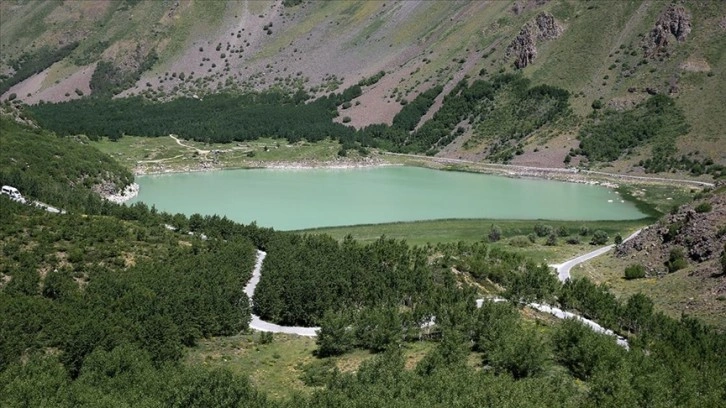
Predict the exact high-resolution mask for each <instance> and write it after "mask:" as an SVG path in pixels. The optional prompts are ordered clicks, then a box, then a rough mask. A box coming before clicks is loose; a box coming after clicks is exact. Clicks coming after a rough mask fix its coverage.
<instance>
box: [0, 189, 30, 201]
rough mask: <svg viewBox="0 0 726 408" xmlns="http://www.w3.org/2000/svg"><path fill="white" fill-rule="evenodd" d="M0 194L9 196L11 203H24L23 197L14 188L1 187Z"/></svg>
mask: <svg viewBox="0 0 726 408" xmlns="http://www.w3.org/2000/svg"><path fill="white" fill-rule="evenodd" d="M0 193H2V194H6V195H9V196H10V199H11V200H13V201H18V202H21V203H25V198H23V196H22V195H21V194H20V191H18V189H17V188H15V187H11V186H3V187H2V190H0Z"/></svg>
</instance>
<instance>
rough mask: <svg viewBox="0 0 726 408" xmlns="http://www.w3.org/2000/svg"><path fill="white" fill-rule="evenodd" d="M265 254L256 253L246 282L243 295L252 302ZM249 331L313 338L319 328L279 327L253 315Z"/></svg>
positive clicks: (261, 252)
mask: <svg viewBox="0 0 726 408" xmlns="http://www.w3.org/2000/svg"><path fill="white" fill-rule="evenodd" d="M266 256H267V253H266V252H264V251H259V250H258V251H257V260H256V261H255V268H254V269H253V270H252V278H251V279H250V280H249V282H247V285H246V286H245V293H246V294H247V297H249V298H250V301H251V302H252V301H253V299H252V297H253V296H254V294H255V288H256V287H257V284H258V283H260V275H261V272H262V262H263V261H264V260H265V257H266ZM250 306H252V304H250ZM250 329H254V330H258V331H263V332H271V333H287V334H297V335H298V336H307V337H314V336H317V331H318V330H320V327H299V326H280V325H278V324H275V323H270V322H266V321H264V320H262V319H260V317H259V316H257V315H255V314H253V315H252V321H250Z"/></svg>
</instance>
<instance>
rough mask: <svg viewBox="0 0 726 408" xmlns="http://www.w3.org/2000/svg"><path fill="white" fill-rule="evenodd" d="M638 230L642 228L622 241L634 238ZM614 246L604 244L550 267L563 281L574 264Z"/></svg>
mask: <svg viewBox="0 0 726 408" xmlns="http://www.w3.org/2000/svg"><path fill="white" fill-rule="evenodd" d="M640 231H642V230H637V231H635V232H634V233H632V234H630V236H629V237H627V238H625V239H624V240H623V242H628V241H630V240H631V239H633V238H635V237H636V236H638V234H640ZM614 247H615V245H608V246H604V247H602V248H598V249H596V250H594V251H592V252H588V253H586V254H585V255H580V256H578V257H576V258H572V259H570V260H569V261H565V262H563V263H561V264H552V265H550V267H552V268H555V269H556V270H557V278H558V279H559V280H560V282H562V283H565V282H566V281H567V280H569V279H570V270H571V269H572V268H573V267H574V266H575V265H578V264H581V263H583V262H586V261H589V260H590V259H592V258H595V257H598V256H600V255H602V254H604V253H606V252H608V251H610V250H611V249H613V248H614Z"/></svg>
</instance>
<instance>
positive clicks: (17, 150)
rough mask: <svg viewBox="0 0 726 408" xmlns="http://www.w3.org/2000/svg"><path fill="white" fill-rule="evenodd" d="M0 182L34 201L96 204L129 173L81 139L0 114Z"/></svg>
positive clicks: (73, 205) (83, 205)
mask: <svg viewBox="0 0 726 408" xmlns="http://www.w3.org/2000/svg"><path fill="white" fill-rule="evenodd" d="M0 146H2V149H0V181H2V183H3V184H9V185H12V186H14V187H16V188H18V189H19V190H20V191H21V193H22V194H23V195H24V196H26V197H28V198H29V199H32V200H40V201H42V202H46V203H49V204H52V205H55V206H59V207H61V208H64V209H68V210H73V209H81V208H83V209H88V208H89V206H99V205H100V204H101V199H100V197H98V194H96V193H99V192H101V193H114V192H117V191H119V190H122V189H124V188H125V187H126V186H127V185H129V184H131V183H132V182H133V175H132V174H131V172H129V170H127V169H125V168H123V167H122V166H121V165H120V164H118V163H117V162H116V161H115V160H113V159H112V158H111V157H110V156H108V155H106V154H103V153H101V152H100V151H98V150H97V149H96V148H94V147H91V146H88V145H87V143H84V142H83V141H82V140H76V139H71V138H67V139H62V138H60V137H57V136H55V135H53V134H51V133H50V132H48V131H46V130H43V129H37V128H30V127H27V126H23V125H19V124H17V123H15V122H13V121H11V120H9V119H6V118H0Z"/></svg>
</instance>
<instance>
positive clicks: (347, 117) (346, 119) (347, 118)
mask: <svg viewBox="0 0 726 408" xmlns="http://www.w3.org/2000/svg"><path fill="white" fill-rule="evenodd" d="M350 121H351V119H350V116H344V117H343V123H350Z"/></svg>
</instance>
